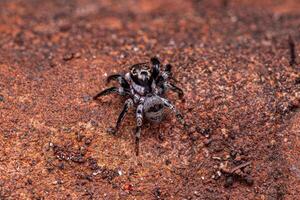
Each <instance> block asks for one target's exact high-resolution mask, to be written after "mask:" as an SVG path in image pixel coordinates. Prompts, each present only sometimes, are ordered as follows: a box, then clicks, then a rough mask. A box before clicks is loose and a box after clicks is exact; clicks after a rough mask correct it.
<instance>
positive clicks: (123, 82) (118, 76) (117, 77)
mask: <svg viewBox="0 0 300 200" xmlns="http://www.w3.org/2000/svg"><path fill="white" fill-rule="evenodd" d="M111 80H117V81H118V82H119V83H120V85H121V86H122V87H123V88H128V89H129V88H130V86H129V84H128V82H127V81H126V80H125V78H124V77H123V76H122V75H121V74H113V75H110V76H108V77H107V79H106V81H107V83H109V82H110V81H111Z"/></svg>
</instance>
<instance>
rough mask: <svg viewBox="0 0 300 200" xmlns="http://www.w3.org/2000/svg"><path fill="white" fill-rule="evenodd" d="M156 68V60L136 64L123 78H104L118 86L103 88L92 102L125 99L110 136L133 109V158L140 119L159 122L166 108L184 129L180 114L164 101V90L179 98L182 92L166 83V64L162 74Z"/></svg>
mask: <svg viewBox="0 0 300 200" xmlns="http://www.w3.org/2000/svg"><path fill="white" fill-rule="evenodd" d="M160 65H161V64H160V62H159V60H158V59H157V58H151V60H150V62H146V63H138V64H135V65H133V66H131V68H130V72H128V73H126V74H125V75H121V74H114V75H111V76H109V77H108V78H107V82H108V83H109V82H110V81H111V80H116V81H118V82H119V84H120V86H119V87H110V88H107V89H105V90H103V91H101V92H100V93H98V94H97V95H96V96H94V99H97V98H98V97H100V96H105V95H108V94H111V93H117V94H119V95H122V96H127V97H128V99H127V100H126V101H125V103H124V106H123V110H122V111H121V113H120V115H119V117H118V120H117V123H116V126H115V128H114V129H111V130H112V132H113V133H116V132H117V131H118V129H119V127H120V124H121V122H122V120H123V119H124V117H125V115H126V113H127V111H128V110H129V108H131V107H133V106H134V107H136V124H137V125H136V131H135V138H136V154H137V155H138V153H139V147H138V146H139V139H140V135H141V127H142V124H143V119H144V118H146V119H147V120H149V121H151V122H160V121H161V120H162V118H163V114H164V109H165V108H169V109H170V110H171V111H173V112H174V113H175V114H176V117H177V119H178V120H179V121H180V123H182V124H183V125H184V126H185V127H186V124H185V122H184V120H183V117H182V115H181V114H180V112H179V111H178V110H177V109H176V108H175V106H174V105H173V104H171V102H170V101H169V100H167V99H166V98H164V94H165V92H166V91H167V90H168V89H170V90H172V91H174V92H176V93H177V94H178V96H179V97H180V98H182V97H183V91H182V89H180V88H178V87H177V86H176V85H175V84H173V83H171V81H170V80H171V78H172V74H171V69H172V66H171V65H170V64H167V65H166V66H165V68H164V70H161V69H160Z"/></svg>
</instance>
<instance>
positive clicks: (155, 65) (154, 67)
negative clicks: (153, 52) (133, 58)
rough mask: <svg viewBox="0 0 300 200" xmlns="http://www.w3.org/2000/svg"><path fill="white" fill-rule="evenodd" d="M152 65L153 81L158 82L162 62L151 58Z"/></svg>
mask: <svg viewBox="0 0 300 200" xmlns="http://www.w3.org/2000/svg"><path fill="white" fill-rule="evenodd" d="M151 63H152V77H151V78H152V79H153V80H157V77H158V75H159V70H160V62H159V60H158V59H157V58H156V57H153V58H151Z"/></svg>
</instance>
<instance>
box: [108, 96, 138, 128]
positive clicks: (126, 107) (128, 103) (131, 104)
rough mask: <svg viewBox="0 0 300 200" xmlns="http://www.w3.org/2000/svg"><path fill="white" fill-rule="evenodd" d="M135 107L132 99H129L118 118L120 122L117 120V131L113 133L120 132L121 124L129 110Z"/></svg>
mask: <svg viewBox="0 0 300 200" xmlns="http://www.w3.org/2000/svg"><path fill="white" fill-rule="evenodd" d="M132 106H133V100H132V99H127V100H126V101H125V103H124V107H123V110H122V111H121V113H120V115H119V117H118V120H117V123H116V126H115V129H114V130H113V133H116V132H117V131H118V130H119V127H120V124H121V122H122V121H123V119H124V117H125V115H126V113H127V111H128V109H129V108H130V107H132Z"/></svg>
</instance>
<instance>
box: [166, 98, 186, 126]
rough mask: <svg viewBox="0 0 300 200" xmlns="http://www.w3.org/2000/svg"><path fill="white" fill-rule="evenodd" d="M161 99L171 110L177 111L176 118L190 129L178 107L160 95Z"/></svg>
mask: <svg viewBox="0 0 300 200" xmlns="http://www.w3.org/2000/svg"><path fill="white" fill-rule="evenodd" d="M160 98H161V100H162V101H163V103H164V105H165V106H166V107H167V108H169V109H170V110H172V111H173V112H174V113H175V116H176V118H177V119H178V121H179V122H180V123H181V124H182V125H183V126H184V128H185V129H186V130H187V129H188V125H187V123H186V122H185V121H184V119H183V116H182V114H181V113H180V112H179V111H178V110H177V109H176V107H175V106H174V105H173V104H172V103H171V102H170V101H169V100H167V99H165V98H162V97H160Z"/></svg>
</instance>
